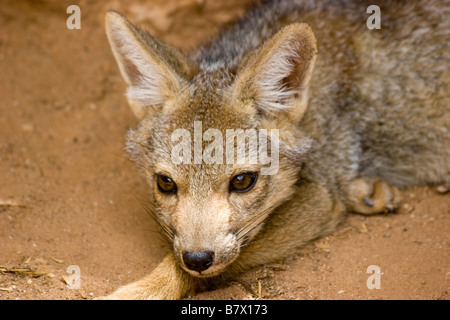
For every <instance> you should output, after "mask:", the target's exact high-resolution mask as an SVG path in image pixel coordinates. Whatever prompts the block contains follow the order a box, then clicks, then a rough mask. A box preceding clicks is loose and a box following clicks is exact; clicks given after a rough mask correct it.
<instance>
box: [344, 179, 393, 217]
mask: <svg viewBox="0 0 450 320" xmlns="http://www.w3.org/2000/svg"><path fill="white" fill-rule="evenodd" d="M400 201H401V197H400V192H399V191H398V189H397V188H395V187H394V186H392V185H390V184H388V183H386V182H385V181H384V180H383V179H381V178H376V177H362V178H359V179H356V180H354V181H353V182H352V183H351V184H350V187H349V194H348V202H349V207H350V209H351V210H352V211H354V212H357V213H362V214H376V213H386V212H394V211H395V210H396V209H397V207H398V205H399V203H400Z"/></svg>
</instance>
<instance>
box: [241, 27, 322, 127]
mask: <svg viewBox="0 0 450 320" xmlns="http://www.w3.org/2000/svg"><path fill="white" fill-rule="evenodd" d="M316 56H317V45H316V38H315V37H314V33H313V32H312V30H311V28H310V27H309V26H308V25H307V24H304V23H294V24H291V25H288V26H286V27H284V28H283V29H281V30H280V31H279V32H278V33H276V34H275V35H274V36H273V37H272V38H270V39H269V40H268V41H267V42H266V43H265V44H264V45H263V46H262V47H261V48H259V49H257V50H256V52H254V53H253V54H252V55H251V56H249V57H248V58H247V59H246V60H245V62H244V66H241V67H240V68H239V70H240V71H239V72H238V75H237V78H236V82H235V87H234V92H233V96H234V98H237V99H239V100H240V101H245V100H247V99H252V100H253V101H254V102H255V104H256V106H257V108H259V110H260V111H261V112H263V113H265V114H272V115H275V116H277V114H279V113H280V111H285V112H286V114H287V116H288V118H289V120H290V121H293V122H298V121H300V120H301V118H302V116H303V114H304V112H305V110H306V107H307V101H308V84H309V80H310V79H311V75H312V72H313V68H314V63H315V60H316Z"/></svg>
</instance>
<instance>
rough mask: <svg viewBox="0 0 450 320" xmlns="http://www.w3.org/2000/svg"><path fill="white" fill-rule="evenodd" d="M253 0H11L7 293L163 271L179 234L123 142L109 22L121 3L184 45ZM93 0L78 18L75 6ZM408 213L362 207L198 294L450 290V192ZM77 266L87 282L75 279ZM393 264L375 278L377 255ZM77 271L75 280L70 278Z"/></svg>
mask: <svg viewBox="0 0 450 320" xmlns="http://www.w3.org/2000/svg"><path fill="white" fill-rule="evenodd" d="M250 2H251V1H250V0H249V1H238V0H233V1H229V0H227V1H225V0H220V1H217V0H216V1H210V0H206V1H199V0H197V1H196V0H181V1H180V0H152V1H128V2H127V5H126V4H125V3H126V1H118V0H116V1H108V2H106V1H95V2H94V1H82V0H79V1H57V0H53V1H38V0H33V1H31V0H29V1H25V0H20V1H15V0H3V1H2V2H1V4H0V25H1V26H2V27H1V28H0V74H1V80H0V81H1V83H0V97H1V99H0V177H1V178H0V182H1V183H0V299H92V298H96V297H99V296H102V295H106V294H108V293H111V292H112V291H113V290H114V289H116V288H117V287H118V286H120V285H123V284H127V283H129V282H131V281H134V280H137V279H139V278H141V277H142V276H144V275H146V274H148V273H149V272H151V270H152V269H153V268H154V267H155V266H156V265H157V264H158V262H159V261H161V259H162V258H163V256H164V255H165V254H166V253H167V252H168V247H167V246H166V245H165V244H164V243H163V241H162V240H161V239H160V237H159V235H158V233H157V232H156V231H155V230H156V226H155V224H154V222H153V221H152V219H151V218H150V217H149V216H148V215H147V214H146V212H145V211H144V210H143V209H142V207H141V206H140V205H139V203H138V202H137V200H136V195H145V193H146V188H147V187H146V184H145V182H144V180H143V179H142V178H141V177H140V176H139V174H138V172H137V170H136V168H135V166H134V165H133V164H132V163H130V162H129V161H128V160H127V159H126V154H125V153H124V152H123V141H124V134H125V132H126V130H127V128H129V127H132V126H134V125H135V124H136V119H135V118H134V116H133V115H132V113H131V111H130V109H129V108H128V106H127V104H126V101H125V99H124V91H125V86H124V82H123V80H122V79H121V77H120V75H119V71H118V68H117V66H116V64H115V61H114V59H113V56H112V54H111V52H110V49H109V45H108V43H107V40H106V36H105V32H104V27H103V24H104V15H105V12H106V11H107V10H109V9H115V10H118V11H120V12H122V13H123V14H125V15H126V16H128V17H129V18H130V19H131V20H132V21H134V22H137V23H139V24H141V25H142V26H145V27H146V28H147V29H148V30H150V31H152V33H153V34H155V35H157V36H159V37H161V38H162V39H164V40H165V41H167V42H169V43H170V44H173V45H176V46H179V47H180V48H182V49H183V50H189V49H192V48H195V46H196V45H198V44H199V43H201V42H203V41H205V40H206V39H207V38H208V37H209V36H211V35H212V34H214V33H215V32H217V30H218V28H219V27H220V26H221V25H223V24H224V23H226V22H227V21H229V20H230V19H232V18H233V17H235V16H236V15H239V14H241V13H242V9H243V7H244V6H245V5H247V4H248V3H250ZM71 4H77V5H79V6H80V8H81V30H69V29H67V27H66V19H67V18H68V16H69V14H67V13H66V8H67V7H68V6H69V5H71ZM403 195H404V203H403V205H402V207H401V208H400V210H399V212H398V213H397V214H389V215H380V216H374V217H364V216H359V215H349V217H348V219H347V221H346V223H345V224H343V225H342V226H341V228H340V229H339V230H338V231H337V232H336V233H335V234H333V235H332V236H330V237H327V238H324V239H321V240H319V241H317V242H315V243H313V244H311V245H309V246H307V247H305V248H304V249H303V250H301V251H299V252H298V254H297V255H293V256H292V257H291V258H289V259H288V260H286V261H284V262H281V263H280V264H277V265H271V266H264V267H261V268H259V269H256V270H253V271H250V272H248V273H246V274H244V275H242V276H241V277H240V278H239V279H236V281H235V282H232V283H231V284H230V285H229V286H226V287H223V288H220V289H218V290H215V291H210V292H205V293H201V294H198V295H196V296H194V297H192V298H195V299H255V298H261V299H446V300H448V299H449V285H450V250H449V244H450V242H449V227H450V219H449V214H450V196H449V195H448V194H446V195H441V194H437V193H436V192H435V191H434V190H433V189H431V188H426V187H422V188H412V189H409V190H405V191H404V192H403ZM70 265H77V266H79V268H80V271H81V288H80V289H69V288H68V286H67V284H66V283H65V281H66V280H67V278H65V277H67V276H69V275H68V274H67V272H66V270H67V268H68V267H69V266H70ZM370 265H377V266H379V267H380V269H381V276H380V285H381V288H380V289H372V290H370V289H368V287H367V284H366V282H367V279H368V277H369V276H370V275H371V274H368V273H367V272H366V270H367V268H368V266H370ZM64 279H66V280H64Z"/></svg>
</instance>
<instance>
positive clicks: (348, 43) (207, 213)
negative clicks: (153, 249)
mask: <svg viewBox="0 0 450 320" xmlns="http://www.w3.org/2000/svg"><path fill="white" fill-rule="evenodd" d="M371 2H373V3H369V2H367V1H357V0H355V1H350V0H346V1H339V0H338V1H335V0H333V1H327V0H324V1H312V0H311V1H309V0H299V1H290V0H279V1H266V2H263V3H261V4H260V5H258V6H256V7H254V8H252V9H251V10H249V12H248V13H247V14H246V15H245V16H244V17H243V18H240V19H238V21H236V22H235V23H233V24H231V25H230V26H228V27H227V28H225V30H224V31H223V32H222V33H220V34H219V35H218V36H217V37H215V38H214V39H213V40H212V41H211V42H209V43H208V44H206V45H204V46H202V47H201V48H200V49H199V50H197V51H195V52H193V53H191V54H185V53H183V52H181V51H179V50H177V49H175V48H173V47H171V46H169V45H167V44H165V43H164V42H162V41H160V40H157V39H155V38H154V37H152V36H151V35H150V34H148V33H147V32H145V31H143V30H141V29H139V28H138V27H136V26H134V25H133V24H131V23H130V22H129V21H128V20H126V19H125V18H124V17H123V16H121V15H120V14H119V13H116V12H108V13H107V15H106V31H107V36H108V39H109V41H110V44H111V47H112V51H113V54H114V56H115V58H116V60H117V62H118V65H119V69H120V72H121V74H122V76H123V78H124V79H125V82H126V83H127V85H128V90H127V98H128V101H129V104H130V105H131V108H132V110H133V112H134V113H135V114H136V116H137V117H138V118H139V119H140V122H139V124H138V126H137V128H135V129H132V130H130V131H129V133H128V135H127V143H126V149H127V150H128V152H129V154H130V155H131V158H132V159H133V160H134V161H135V162H136V163H137V165H138V166H139V168H141V170H142V173H143V174H144V175H145V177H146V178H147V180H148V182H149V184H150V190H149V198H150V202H151V205H150V208H149V210H151V212H152V214H153V215H154V217H155V219H156V221H157V222H158V223H159V224H160V225H161V229H162V230H163V234H164V236H165V237H166V238H167V240H168V241H169V243H170V244H171V247H172V251H171V252H170V253H169V254H167V256H166V257H165V258H164V259H163V261H162V262H161V263H160V264H159V265H158V266H157V267H156V269H155V270H153V272H152V273H151V274H150V275H149V276H147V277H145V278H144V279H142V280H139V281H137V282H135V283H132V284H130V285H126V286H124V287H122V288H120V289H118V290H117V291H116V292H114V293H113V294H112V295H110V296H108V297H106V298H109V299H180V298H183V297H184V296H186V295H187V294H193V293H195V292H196V291H198V290H203V289H205V288H209V287H210V286H211V285H212V284H214V283H215V281H218V280H221V279H227V277H231V276H233V275H235V274H236V273H239V272H243V271H245V270H248V269H249V268H252V267H255V266H258V265H261V264H267V263H271V262H274V261H276V260H279V259H282V258H284V257H286V256H288V255H290V254H292V253H293V252H295V250H296V249H298V248H299V247H301V246H302V245H304V244H305V243H307V242H308V241H311V240H312V239H316V238H318V237H321V236H324V235H326V234H329V233H331V232H332V231H333V230H335V228H336V226H337V225H338V224H339V223H340V222H341V221H342V220H343V218H344V217H345V213H346V212H357V213H361V214H367V215H370V214H376V213H381V212H387V211H393V210H395V209H396V207H397V206H398V203H399V201H400V197H399V191H398V189H397V188H401V187H406V186H410V185H418V184H443V183H444V184H445V183H447V184H448V183H449V176H448V170H449V168H450V110H449V106H450V93H449V89H448V88H449V87H448V85H449V82H450V75H449V67H450V50H449V44H450V19H449V16H450V3H449V1H441V0H439V1H425V0H423V1H419V0H417V1H398V2H397V1H395V2H394V1H381V0H377V1H371ZM371 4H376V5H378V6H379V8H380V13H381V28H380V29H373V30H371V29H369V28H368V27H367V25H366V21H367V18H368V14H367V12H366V10H367V8H368V6H369V5H371ZM198 123H201V127H199V126H197V125H196V124H198ZM196 126H197V127H198V128H200V133H198V132H194V131H195V129H196ZM178 129H182V130H183V131H182V132H185V133H189V134H190V136H191V137H192V136H195V135H198V134H200V136H201V137H202V138H203V139H201V140H200V142H198V141H197V143H196V142H195V141H194V143H193V146H191V145H190V142H192V139H187V140H184V141H185V142H186V145H187V148H185V149H184V151H183V152H182V156H181V158H177V159H178V160H180V159H181V160H183V159H184V160H186V161H174V148H175V147H176V146H177V145H178V144H179V143H181V142H180V137H181V140H183V139H184V138H183V137H182V136H181V135H177V137H175V138H174V135H173V133H174V131H176V130H178ZM210 129H214V130H215V131H214V132H215V133H216V134H214V135H211V134H209V135H208V138H207V139H205V136H206V135H207V132H208V130H210ZM231 129H232V130H250V129H253V130H259V132H267V133H268V132H270V131H271V130H278V134H277V135H275V136H271V135H269V134H267V135H266V137H267V139H268V142H269V143H268V144H267V145H265V144H264V143H263V145H265V147H267V152H268V153H271V152H277V154H278V156H277V161H278V162H277V170H276V171H274V172H273V174H261V171H262V169H263V168H265V167H266V166H267V163H266V164H264V163H261V162H260V161H253V162H251V163H250V162H248V161H247V162H246V161H228V162H227V161H226V159H225V156H223V159H222V158H221V157H222V156H221V155H220V153H219V152H218V151H220V148H219V147H220V146H218V147H217V148H216V147H214V148H213V149H214V150H213V151H214V152H217V154H215V153H214V152H211V153H210V155H212V156H214V157H216V156H217V155H218V154H219V156H218V158H216V159H218V160H221V159H222V160H224V159H225V160H224V161H216V162H211V163H207V162H205V161H195V159H194V160H192V152H191V151H192V150H193V151H194V152H200V153H201V152H202V151H203V152H206V149H207V148H208V144H207V142H208V141H213V138H214V139H215V142H216V144H215V146H216V145H217V143H218V144H219V145H220V144H222V143H224V141H223V140H221V139H223V138H220V137H225V135H226V133H227V130H231ZM209 133H211V131H210V132H209ZM217 133H221V134H222V135H221V136H220V137H219V135H217ZM218 137H219V138H218ZM205 140H206V141H205ZM244 140H245V139H244ZM275 140H276V141H277V144H276V145H273V144H271V143H270V142H274V141H275ZM247 142H248V141H247ZM233 143H234V144H235V145H237V139H236V140H235V141H234V142H233ZM251 145H252V143H244V149H245V150H247V151H248V150H250V146H251ZM178 146H179V145H178ZM241 147H242V146H241ZM259 147H261V146H259ZM178 151H179V150H178ZM209 151H211V150H209ZM249 153H251V151H249ZM253 153H254V152H253ZM191 160H192V161H191Z"/></svg>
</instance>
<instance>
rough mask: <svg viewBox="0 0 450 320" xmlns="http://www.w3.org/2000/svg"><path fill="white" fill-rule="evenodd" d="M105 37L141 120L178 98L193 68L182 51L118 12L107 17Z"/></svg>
mask: <svg viewBox="0 0 450 320" xmlns="http://www.w3.org/2000/svg"><path fill="white" fill-rule="evenodd" d="M105 24H106V34H107V36H108V40H109V43H110V45H111V49H112V51H113V54H114V57H115V58H116V60H117V63H118V65H119V69H120V72H121V74H122V76H123V78H124V79H125V81H126V83H127V84H128V90H127V98H128V102H129V104H130V106H131V108H132V110H133V112H134V113H135V114H136V116H137V117H138V118H142V117H143V116H144V115H146V114H147V113H148V112H151V111H153V112H154V111H156V110H158V109H160V108H162V106H163V105H164V103H165V102H166V101H167V100H169V99H171V98H173V97H176V96H177V94H178V93H179V91H180V89H181V86H182V84H183V82H184V81H186V80H189V79H190V78H191V77H192V74H193V69H194V68H193V66H192V63H191V61H189V60H188V58H187V57H185V56H184V55H183V54H182V53H181V52H180V51H178V50H176V49H175V48H172V47H170V46H169V45H167V44H164V43H162V42H160V41H158V40H156V39H155V38H153V37H152V36H151V35H149V34H148V33H147V32H145V31H142V30H141V29H139V28H137V27H135V26H134V25H132V24H131V23H130V22H129V21H128V20H127V19H125V18H124V17H123V16H122V15H120V14H119V13H117V12H114V11H110V12H108V13H107V14H106V20H105Z"/></svg>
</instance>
